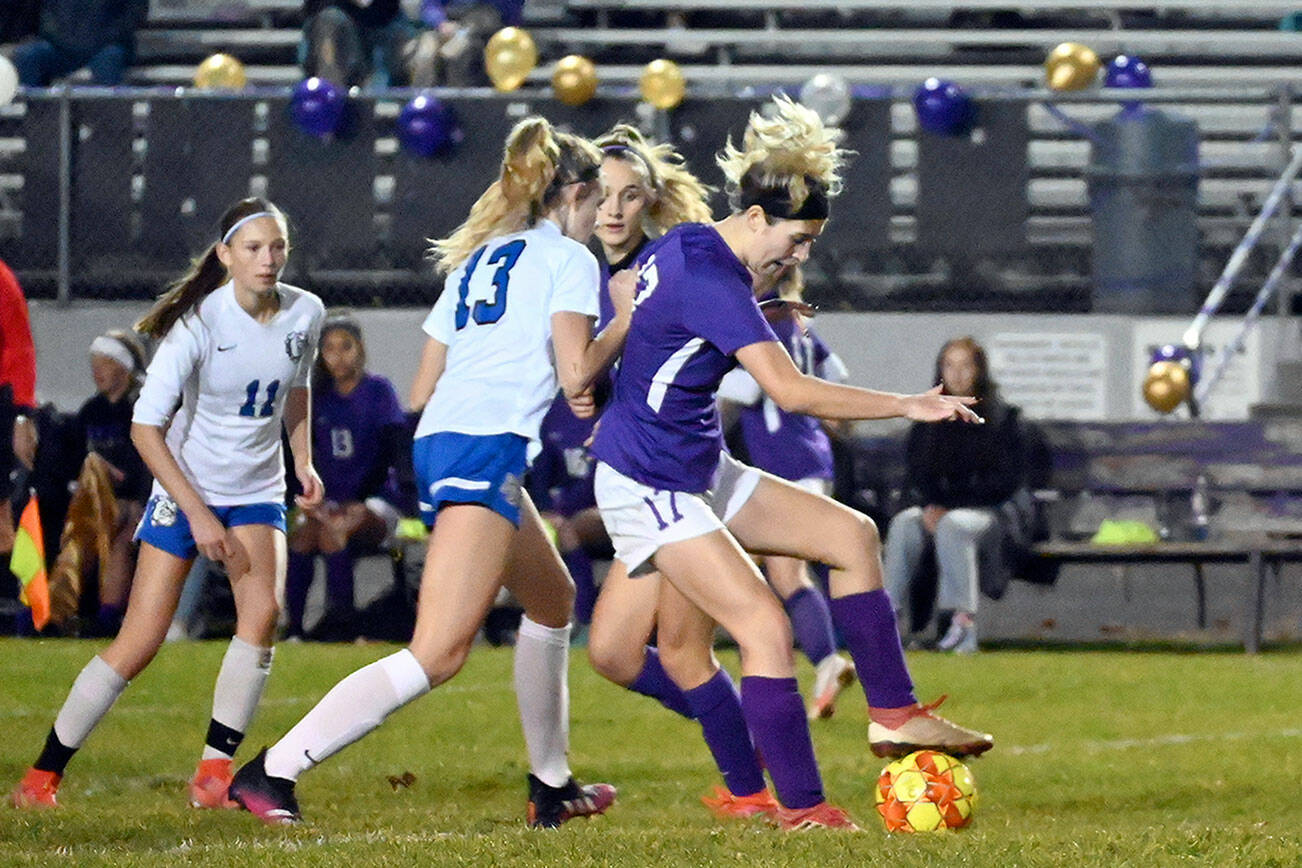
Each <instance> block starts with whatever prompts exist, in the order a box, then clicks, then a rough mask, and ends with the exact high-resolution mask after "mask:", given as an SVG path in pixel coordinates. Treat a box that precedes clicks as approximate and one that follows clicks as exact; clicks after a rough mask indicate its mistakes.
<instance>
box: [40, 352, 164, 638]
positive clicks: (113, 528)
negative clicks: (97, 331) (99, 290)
mask: <svg viewBox="0 0 1302 868" xmlns="http://www.w3.org/2000/svg"><path fill="white" fill-rule="evenodd" d="M90 371H91V376H92V377H93V378H94V380H95V394H94V395H93V396H91V397H90V398H89V399H88V400H87V401H86V403H84V404H82V405H81V409H80V410H78V411H77V415H76V416H74V417H73V419H72V422H71V424H70V426H69V430H68V448H67V452H66V453H65V454H66V455H67V460H68V464H67V467H68V468H69V469H72V470H74V471H75V472H77V473H78V474H79V476H78V479H79V480H85V481H86V482H87V483H89V481H90V480H93V479H96V478H102V479H103V481H104V482H106V483H107V484H108V485H107V486H105V487H107V488H108V489H109V491H111V496H110V497H107V498H106V497H101V496H99V494H98V488H99V486H96V487H95V488H96V490H95V491H91V490H90V489H91V486H90V485H89V484H83V487H84V488H86V489H87V490H86V492H84V493H85V494H87V495H94V498H93V499H94V501H95V507H98V508H95V507H89V506H88V507H87V508H84V509H78V508H77V500H78V495H80V494H82V493H83V492H81V491H78V492H77V493H76V494H74V496H73V506H72V507H71V508H70V510H69V516H68V523H69V524H73V523H75V522H77V521H80V522H81V524H82V525H87V524H89V525H93V526H88V527H79V528H72V529H70V528H69V527H68V526H67V525H65V528H64V531H63V534H62V537H63V539H69V538H70V530H71V531H75V532H76V533H77V534H78V535H79V536H82V537H86V538H99V539H104V540H107V547H106V548H102V547H96V549H97V551H96V552H91V553H82V556H79V557H78V558H77V560H76V563H74V564H70V565H69V569H77V570H78V571H79V572H82V573H84V572H85V570H86V569H87V568H89V566H91V565H92V564H96V563H97V564H98V567H99V583H98V590H99V592H98V600H99V608H98V612H97V614H96V616H95V618H94V621H93V623H92V625H91V626H90V628H89V630H83V631H82V632H83V634H92V635H97V636H112V635H115V634H116V633H117V629H118V627H119V626H120V625H121V623H122V613H123V612H124V611H126V607H127V597H128V595H129V594H130V591H131V577H132V574H133V573H134V571H135V560H136V545H135V542H134V541H133V539H132V536H133V534H134V533H135V529H136V525H138V524H139V523H140V517H141V515H143V514H144V510H145V501H147V500H148V499H149V490H150V487H151V484H152V482H153V478H152V477H151V476H150V474H149V470H148V468H146V467H145V463H144V462H143V461H142V460H141V459H140V455H139V453H137V452H136V447H135V445H134V444H133V443H132V442H131V413H132V410H133V409H134V407H135V403H136V396H137V395H138V394H139V391H140V383H141V381H142V379H143V377H144V372H145V350H144V347H143V346H141V344H140V341H138V340H137V339H136V338H135V336H134V335H132V334H131V333H129V332H125V331H122V330H120V329H113V330H112V331H109V332H106V333H105V334H102V335H100V336H99V337H97V338H95V340H94V341H92V342H91V345H90ZM101 461H102V462H103V463H102V464H100V463H99V462H101ZM105 493H106V494H107V493H108V492H107V491H106V492H105ZM105 523H107V526H103V525H104V524H105ZM64 547H65V548H66V546H64ZM72 554H73V553H72V552H70V551H69V552H67V553H65V552H63V551H61V552H60V555H59V561H57V562H56V567H55V570H56V572H58V571H59V567H60V565H62V564H64V563H66V562H67V561H68V560H69V558H70V557H71V556H72ZM86 554H95V555H96V556H95V557H94V558H90V557H85V556H84V555H86ZM101 555H107V557H102V556H101ZM54 581H55V579H54V576H51V583H52V584H53V583H54ZM78 585H80V582H78Z"/></svg>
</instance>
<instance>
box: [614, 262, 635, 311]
mask: <svg viewBox="0 0 1302 868" xmlns="http://www.w3.org/2000/svg"><path fill="white" fill-rule="evenodd" d="M607 289H609V291H610V303H611V304H612V305H614V307H615V317H616V318H617V319H620V318H623V319H627V318H628V317H630V316H632V315H633V294H634V293H635V292H636V291H637V275H635V274H634V273H633V270H632V269H630V268H626V269H624V270H623V271H621V272H618V273H616V274H612V275H611V277H610V282H609V284H608V285H607Z"/></svg>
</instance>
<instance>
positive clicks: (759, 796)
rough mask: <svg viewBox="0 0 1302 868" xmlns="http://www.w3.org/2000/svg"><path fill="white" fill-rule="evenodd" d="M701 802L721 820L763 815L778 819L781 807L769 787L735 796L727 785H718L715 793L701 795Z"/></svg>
mask: <svg viewBox="0 0 1302 868" xmlns="http://www.w3.org/2000/svg"><path fill="white" fill-rule="evenodd" d="M701 804H703V805H705V807H707V808H709V809H710V813H711V814H714V816H716V817H718V818H719V819H720V820H732V819H743V820H747V819H750V818H751V817H762V818H764V819H765V820H770V821H776V820H777V814H778V807H779V805H778V800H777V799H775V798H773V794H772V793H770V792H769V791H768V790H767V789H763V790H760V791H759V792H758V793H754V794H752V795H749V796H734V795H733V794H732V791H731V790H729V789H728V788H727V787H718V786H716V787H715V788H714V794H713V795H709V796H701Z"/></svg>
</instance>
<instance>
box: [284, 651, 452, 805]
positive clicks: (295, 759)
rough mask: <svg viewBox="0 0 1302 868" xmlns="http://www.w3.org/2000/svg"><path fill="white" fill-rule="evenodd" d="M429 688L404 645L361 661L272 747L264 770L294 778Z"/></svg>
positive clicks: (413, 658)
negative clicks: (372, 660)
mask: <svg viewBox="0 0 1302 868" xmlns="http://www.w3.org/2000/svg"><path fill="white" fill-rule="evenodd" d="M429 689H430V688H429V677H428V676H427V675H426V674H425V670H424V669H422V668H421V665H420V663H419V661H417V660H416V657H415V655H414V654H412V653H411V651H409V650H408V649H406V648H404V649H402V650H401V651H399V652H397V653H396V654H390V655H389V656H388V657H384V658H381V659H379V660H377V661H375V662H374V663H372V664H370V665H368V666H363V667H362V668H361V669H358V670H357V671H356V672H354V673H353V674H352V675H349V676H348V677H347V678H345V679H344V680H343V681H340V682H339V683H338V684H336V685H335V686H334V687H332V688H331V689H330V692H329V693H327V694H326V695H325V696H324V697H322V698H321V701H320V702H318V703H317V704H316V705H315V706H314V707H313V708H312V710H311V711H309V712H308V713H307V714H306V715H304V717H303V719H302V720H300V721H299V722H298V723H296V724H294V728H293V729H291V730H290V731H289V732H287V733H285V737H284V738H282V739H281V740H280V741H278V742H276V743H275V744H274V745H272V746H271V748H270V749H269V750H268V751H267V760H266V768H267V774H269V775H271V776H272V777H276V778H288V779H289V780H291V781H296V780H298V776H299V775H300V774H302V773H303V772H305V771H307V770H308V769H310V768H312V766H314V765H317V764H318V763H320V762H322V761H324V760H325V759H327V758H328V757H331V756H334V755H335V754H336V753H338V752H339V751H341V750H343V749H344V748H346V747H348V745H350V744H352V743H353V742H355V741H357V740H358V739H359V738H361V737H362V736H364V735H366V734H367V733H368V732H370V731H371V730H373V729H375V728H376V727H378V726H379V725H380V724H381V723H384V719H385V718H386V717H388V716H389V715H390V714H392V713H393V712H395V711H397V710H398V709H399V708H401V707H402V706H404V705H406V704H407V703H408V702H411V701H412V700H413V699H415V698H416V697H418V696H422V695H424V694H426V693H428V692H429Z"/></svg>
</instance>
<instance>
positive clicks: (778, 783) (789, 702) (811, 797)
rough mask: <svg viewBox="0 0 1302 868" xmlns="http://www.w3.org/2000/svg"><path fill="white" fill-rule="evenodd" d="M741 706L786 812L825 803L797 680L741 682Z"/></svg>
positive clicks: (747, 678) (752, 679)
mask: <svg viewBox="0 0 1302 868" xmlns="http://www.w3.org/2000/svg"><path fill="white" fill-rule="evenodd" d="M741 707H742V709H743V710H744V711H745V712H746V723H747V725H748V726H749V727H750V731H751V732H752V733H754V735H755V741H756V743H757V744H758V745H759V749H760V753H762V754H763V755H764V764H765V765H766V766H768V770H769V777H771V778H773V789H775V790H777V795H778V801H779V802H781V803H782V804H783V805H784V806H785V807H788V808H812V807H813V806H814V805H817V804H818V803H819V802H821V801H823V779H822V777H821V776H820V775H819V773H818V761H817V760H815V759H814V743H813V741H812V739H810V737H809V721H808V720H806V719H805V705H804V702H802V701H801V699H800V690H799V688H798V687H797V686H796V679H794V678H767V677H764V676H759V675H747V676H745V677H743V678H742V679H741Z"/></svg>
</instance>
